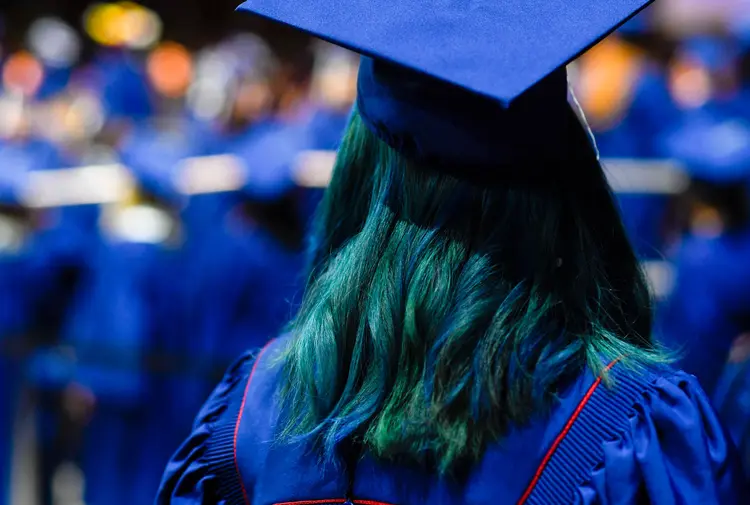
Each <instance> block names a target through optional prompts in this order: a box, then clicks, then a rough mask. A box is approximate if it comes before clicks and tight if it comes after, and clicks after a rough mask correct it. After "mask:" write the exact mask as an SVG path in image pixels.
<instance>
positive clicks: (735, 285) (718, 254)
mask: <svg viewBox="0 0 750 505" xmlns="http://www.w3.org/2000/svg"><path fill="white" fill-rule="evenodd" d="M748 255H750V229H747V230H742V231H738V232H735V233H727V234H724V235H721V236H719V237H700V236H694V235H688V236H686V237H684V238H683V240H682V243H681V244H680V247H679V249H678V250H677V252H676V254H675V257H674V258H673V261H674V263H675V264H676V272H675V275H676V278H675V286H674V289H673V291H672V293H671V295H670V297H669V298H668V299H667V300H666V301H665V302H664V303H663V304H662V305H661V306H660V307H658V310H657V313H656V315H657V333H658V335H659V338H660V340H661V341H662V342H663V343H664V344H665V345H667V346H668V347H671V348H673V349H675V350H677V351H679V352H680V353H681V359H680V361H679V366H680V367H681V368H683V369H684V370H686V371H687V372H689V373H691V374H694V375H695V376H697V377H698V379H699V380H700V383H701V385H702V386H703V387H704V388H705V390H706V391H708V392H709V393H712V392H713V391H714V388H715V387H716V383H717V380H718V379H719V376H720V375H721V373H722V370H723V368H724V365H725V363H726V360H727V357H728V353H729V350H730V348H731V345H732V341H733V340H734V339H735V338H737V337H738V336H739V335H740V334H741V333H743V332H744V331H746V329H747V328H746V326H747V311H748V307H750V262H748V261H747V258H748Z"/></svg>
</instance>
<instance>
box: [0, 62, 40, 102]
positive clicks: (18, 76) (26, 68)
mask: <svg viewBox="0 0 750 505" xmlns="http://www.w3.org/2000/svg"><path fill="white" fill-rule="evenodd" d="M43 80H44V67H42V64H41V63H40V62H39V60H37V59H36V58H34V57H33V56H32V55H31V54H30V53H28V52H26V51H21V52H18V53H15V54H13V55H12V56H10V58H8V60H7V61H6V63H5V66H4V67H3V86H4V87H5V89H7V90H8V91H10V92H15V93H21V94H23V95H24V96H33V95H34V94H35V93H36V92H37V91H38V90H39V87H40V86H41V85H42V81H43Z"/></svg>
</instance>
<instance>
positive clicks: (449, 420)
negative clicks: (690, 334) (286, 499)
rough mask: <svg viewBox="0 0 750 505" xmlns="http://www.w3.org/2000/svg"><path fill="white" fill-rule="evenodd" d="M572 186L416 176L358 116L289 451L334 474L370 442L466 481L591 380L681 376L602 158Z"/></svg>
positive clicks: (335, 201)
mask: <svg viewBox="0 0 750 505" xmlns="http://www.w3.org/2000/svg"><path fill="white" fill-rule="evenodd" d="M587 150H588V149H587ZM523 169H524V167H518V170H519V171H522V170H523ZM556 170H558V171H563V170H564V171H565V172H568V173H569V174H570V177H571V178H574V181H575V183H569V184H565V183H560V184H557V183H556V184H546V185H535V184H517V183H512V184H511V183H509V184H496V185H493V186H492V187H482V186H480V185H474V184H471V183H469V182H466V181H462V180H458V179H456V178H453V177H451V176H447V175H444V174H441V173H440V172H438V171H435V170H431V169H430V167H429V166H416V165H415V164H414V163H412V162H410V161H409V160H407V159H405V158H404V157H403V156H401V155H400V154H399V153H397V152H396V151H394V150H393V149H391V148H390V147H389V146H387V145H386V144H385V143H383V142H381V141H380V140H378V139H377V138H376V137H375V136H374V135H373V134H371V133H370V132H369V131H368V130H367V128H366V127H365V126H364V125H363V123H362V121H361V119H360V117H359V115H358V114H357V112H356V110H355V111H354V112H353V114H352V118H351V121H350V124H349V127H348V130H347V133H346V136H345V138H344V142H343V145H342V147H341V149H340V151H339V155H338V158H337V161H336V166H335V169H334V174H333V179H332V182H331V184H330V187H329V189H328V191H327V194H326V196H325V197H324V199H323V202H322V203H321V206H320V208H319V210H318V214H317V216H316V223H315V227H314V228H315V230H314V234H313V244H312V248H311V249H312V251H311V252H312V254H311V258H312V264H311V268H310V272H311V273H310V277H309V280H308V285H307V288H306V292H305V295H304V298H303V301H302V304H301V308H300V311H299V313H298V315H297V317H296V318H295V320H294V321H293V322H292V323H291V326H290V333H291V335H292V336H291V338H290V340H289V344H288V347H287V348H286V350H285V353H284V355H283V358H282V359H283V366H284V373H283V375H282V377H283V378H282V380H281V383H280V386H279V387H280V391H279V393H280V395H279V397H280V401H281V403H282V405H281V406H282V412H283V415H282V417H281V418H280V426H279V431H278V436H277V440H278V441H279V442H290V441H299V440H305V439H306V440H314V441H315V443H316V444H317V446H318V447H319V448H321V449H322V451H321V454H323V455H324V456H325V458H328V459H331V460H334V461H335V457H336V454H338V452H337V450H338V449H337V448H338V447H339V446H340V444H341V443H342V442H345V441H349V440H352V439H356V440H357V441H359V442H361V443H362V444H364V446H365V448H366V449H367V450H369V451H371V452H372V453H374V454H375V455H377V456H378V457H380V458H385V459H390V460H399V461H409V462H416V463H420V464H429V465H430V466H431V467H432V468H436V469H438V470H439V471H440V472H442V473H451V472H452V471H453V470H455V469H456V468H457V466H458V465H460V464H465V463H470V462H473V461H476V460H477V459H478V458H480V457H481V455H482V454H483V451H484V449H485V447H486V446H487V445H488V443H491V442H493V441H497V440H499V439H501V438H502V437H503V436H504V435H505V434H506V433H507V430H508V429H509V427H510V426H512V425H518V424H523V423H525V422H527V421H529V420H530V419H531V418H532V416H534V415H535V414H538V413H540V412H543V410H544V409H546V408H548V407H549V406H550V405H551V404H552V402H553V401H554V399H555V395H556V394H557V393H558V392H559V391H560V389H561V388H562V387H564V385H565V383H566V381H569V380H571V379H574V378H575V377H578V376H579V375H580V374H581V372H582V371H583V370H584V369H585V368H586V367H590V368H591V369H592V370H593V371H594V372H595V373H602V372H603V370H604V366H605V365H606V363H607V362H608V361H609V360H611V359H614V358H622V359H623V362H625V364H629V365H632V366H636V367H638V366H649V365H652V364H658V363H662V362H666V358H665V357H664V355H663V354H662V353H661V352H660V351H659V349H657V348H656V346H655V345H654V344H653V343H652V340H651V303H650V296H649V292H648V289H647V286H646V283H645V280H644V277H643V274H642V271H641V269H640V267H639V263H638V261H637V259H636V257H635V255H634V253H633V251H632V248H631V246H630V244H629V242H628V240H627V238H626V235H625V231H624V229H623V226H622V224H621V220H620V216H619V214H618V211H617V208H616V206H615V203H614V200H613V197H612V194H611V192H610V189H609V186H608V185H607V181H606V178H605V176H604V174H603V172H602V169H601V166H600V164H599V162H598V161H597V159H596V157H595V155H594V154H593V153H591V156H590V157H589V158H586V159H583V160H581V162H580V163H578V165H577V166H575V167H572V166H571V167H557V168H556ZM563 180H564V178H562V177H561V178H558V182H559V181H563Z"/></svg>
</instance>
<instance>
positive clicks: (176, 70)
mask: <svg viewBox="0 0 750 505" xmlns="http://www.w3.org/2000/svg"><path fill="white" fill-rule="evenodd" d="M146 68H147V72H148V76H149V79H150V81H151V83H152V84H153V86H154V89H156V90H157V91H158V92H159V93H161V94H162V95H164V96H166V97H169V98H179V97H181V96H183V95H184V94H185V93H186V92H187V90H188V88H189V86H190V83H191V81H192V79H193V60H192V56H191V55H190V52H189V51H188V50H187V49H185V47H184V46H182V45H180V44H176V43H174V42H165V43H164V44H162V45H160V46H159V47H157V48H156V49H154V51H153V52H152V53H151V54H150V55H149V57H148V62H147V66H146Z"/></svg>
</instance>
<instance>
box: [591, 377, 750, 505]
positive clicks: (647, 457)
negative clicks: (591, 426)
mask: <svg viewBox="0 0 750 505" xmlns="http://www.w3.org/2000/svg"><path fill="white" fill-rule="evenodd" d="M650 385H651V387H649V388H648V389H647V390H645V391H644V392H643V394H642V395H641V396H640V398H639V399H638V400H637V401H636V403H635V405H634V406H633V409H632V412H631V414H630V416H629V419H628V422H627V423H626V426H625V430H624V431H623V432H622V433H621V435H620V436H619V437H616V438H615V439H612V440H607V441H605V442H603V458H602V459H601V461H600V463H599V464H598V465H597V467H596V468H594V470H593V472H592V473H591V478H590V479H589V481H588V482H586V483H584V484H583V485H581V486H580V487H579V488H578V490H577V494H576V498H577V500H576V503H577V504H579V505H620V504H622V505H625V504H632V503H650V504H653V505H672V504H679V503H695V504H702V505H733V504H741V503H748V502H747V501H746V500H747V496H746V495H745V494H744V493H745V491H744V489H743V482H742V471H741V469H740V467H739V464H738V460H737V455H736V453H735V450H734V447H733V446H732V443H731V441H730V439H729V437H728V436H727V434H726V432H725V430H724V429H723V427H722V425H721V423H720V422H719V420H718V419H717V416H716V414H715V412H714V410H713V408H712V407H711V405H710V401H709V399H708V397H707V395H706V394H705V392H704V391H703V389H702V388H701V386H700V385H699V384H698V381H697V380H696V379H695V377H693V376H691V375H688V374H686V373H684V372H681V371H672V370H666V371H664V372H661V373H659V374H656V375H655V376H654V377H653V379H652V381H651V384H650Z"/></svg>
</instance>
